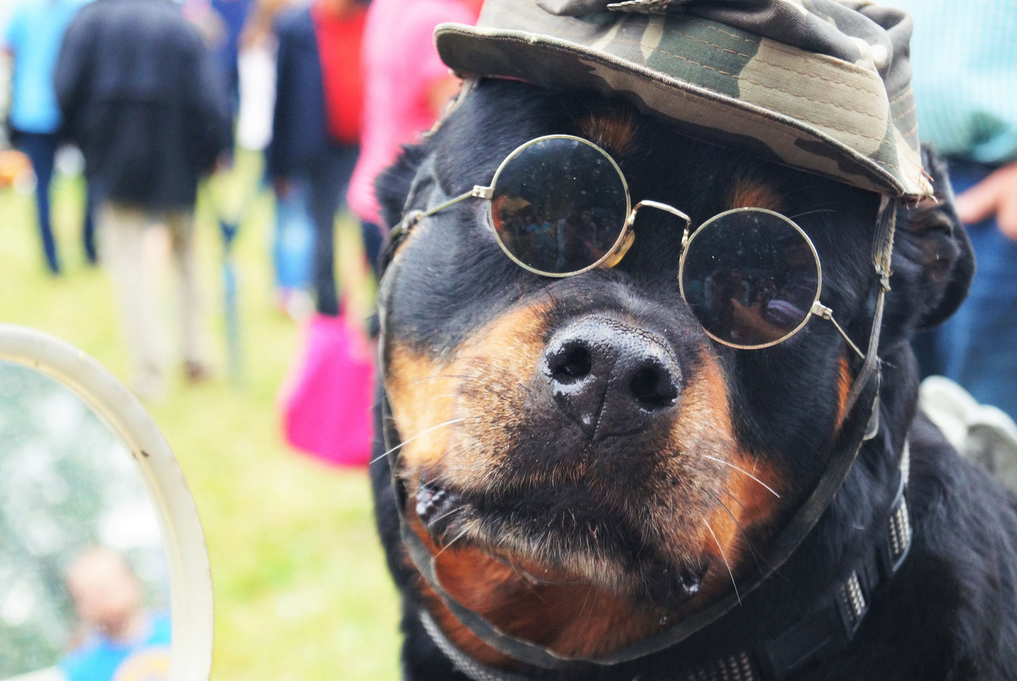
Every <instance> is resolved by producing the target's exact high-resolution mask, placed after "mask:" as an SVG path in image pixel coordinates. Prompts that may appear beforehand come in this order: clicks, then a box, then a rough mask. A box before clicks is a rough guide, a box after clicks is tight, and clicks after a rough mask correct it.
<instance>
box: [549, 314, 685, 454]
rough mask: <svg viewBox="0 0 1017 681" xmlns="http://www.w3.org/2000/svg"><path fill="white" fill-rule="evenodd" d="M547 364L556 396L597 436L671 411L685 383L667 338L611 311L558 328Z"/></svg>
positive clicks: (636, 427) (627, 429) (620, 432)
mask: <svg viewBox="0 0 1017 681" xmlns="http://www.w3.org/2000/svg"><path fill="white" fill-rule="evenodd" d="M543 369H544V373H545V375H546V376H547V378H548V379H549V380H550V388H551V394H552V396H553V398H554V401H555V402H556V403H557V405H558V406H559V407H560V408H561V409H562V411H564V412H565V414H566V415H568V416H569V418H571V419H572V420H573V421H575V422H576V423H577V424H578V425H579V427H580V428H581V429H582V430H583V432H584V433H586V435H587V437H589V438H590V439H591V440H599V439H601V438H604V437H607V436H609V435H623V434H626V433H631V432H636V431H639V430H641V429H643V428H645V427H647V426H648V425H649V424H650V423H651V422H652V421H653V420H655V419H657V418H660V417H662V416H665V415H667V414H668V413H669V412H670V411H671V410H672V409H673V408H674V406H675V404H676V403H677V401H678V390H679V387H680V385H681V371H680V369H679V367H678V362H677V361H676V359H675V357H674V354H673V353H672V352H671V350H670V349H669V347H668V346H667V344H666V343H665V341H664V340H663V339H661V338H659V337H658V336H657V335H656V334H654V333H652V332H649V331H647V330H645V329H640V328H637V327H634V326H630V325H628V324H625V323H623V322H620V321H617V320H614V319H608V318H605V317H587V318H585V319H582V320H580V321H578V322H576V323H574V324H571V325H569V326H568V327H566V328H564V329H562V330H561V331H559V332H558V333H557V334H555V335H554V337H552V339H551V341H550V342H549V343H548V344H547V347H546V349H545V350H544V367H543Z"/></svg>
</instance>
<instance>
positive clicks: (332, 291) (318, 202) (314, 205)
mask: <svg viewBox="0 0 1017 681" xmlns="http://www.w3.org/2000/svg"><path fill="white" fill-rule="evenodd" d="M345 161H346V157H345V156H343V155H342V154H341V153H338V152H337V151H336V150H335V149H334V148H329V149H328V150H326V151H325V152H324V153H323V154H322V155H321V157H320V158H319V159H318V160H317V161H316V162H315V163H314V164H313V165H312V166H311V167H310V168H308V171H307V180H308V189H309V197H308V198H309V201H308V207H309V209H310V213H311V220H313V221H314V231H315V241H314V268H313V273H312V280H313V283H314V293H315V306H316V308H317V311H318V312H319V313H321V314H326V315H332V316H335V315H337V314H339V295H338V291H337V289H336V281H335V214H336V211H337V210H338V209H339V202H340V199H341V198H342V190H343V187H344V186H345V183H346V182H348V181H349V175H348V174H344V172H345V169H346V163H345ZM355 163H356V161H354V164H355Z"/></svg>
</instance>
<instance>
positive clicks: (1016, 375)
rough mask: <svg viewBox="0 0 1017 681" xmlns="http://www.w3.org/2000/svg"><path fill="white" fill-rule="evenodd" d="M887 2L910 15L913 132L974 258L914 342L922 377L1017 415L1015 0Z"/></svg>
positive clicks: (1016, 60)
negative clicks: (941, 177) (940, 159)
mask: <svg viewBox="0 0 1017 681" xmlns="http://www.w3.org/2000/svg"><path fill="white" fill-rule="evenodd" d="M894 4H896V5H898V6H900V7H901V8H903V9H905V10H907V11H909V12H910V13H911V14H912V16H913V18H914V25H915V28H914V35H913V37H912V40H911V65H912V68H913V69H914V76H913V78H912V81H911V83H912V86H913V88H914V91H915V100H916V102H917V106H918V126H919V130H921V132H922V136H923V139H924V141H927V142H931V143H932V144H933V146H935V147H936V148H937V150H938V151H939V152H940V153H941V154H944V155H945V156H946V157H947V159H948V163H949V170H950V179H951V182H952V184H953V189H954V191H955V192H956V193H957V194H958V196H957V214H958V216H959V217H960V219H961V220H962V221H963V222H965V223H966V224H967V225H968V236H969V238H970V239H971V245H972V248H973V249H974V251H975V257H976V259H977V263H978V269H977V272H976V273H975V278H974V281H973V282H972V284H971V290H970V292H969V293H968V298H967V300H966V301H965V303H964V304H963V305H962V306H961V307H960V309H959V310H958V311H957V312H956V313H955V314H954V315H953V316H952V317H951V318H950V319H949V320H947V322H946V323H944V324H943V325H942V326H940V327H939V328H937V329H933V330H932V331H930V332H927V333H924V334H921V335H920V336H919V337H918V338H917V339H916V341H915V346H916V351H917V355H918V358H919V363H920V364H921V369H922V375H923V377H924V376H928V375H931V374H940V375H943V376H946V377H948V378H950V379H952V380H954V381H956V382H957V383H959V384H960V385H962V386H963V387H964V388H965V389H966V390H967V391H968V392H970V393H971V394H972V395H973V396H974V397H975V399H977V400H978V401H979V402H982V403H986V404H993V405H995V406H997V407H999V408H1000V409H1002V410H1003V411H1005V412H1007V413H1008V414H1009V415H1010V416H1011V417H1012V418H1015V419H1017V372H1015V371H1014V370H1013V369H1014V367H1015V366H1017V43H1015V41H1014V35H1015V34H1017V2H1013V0H986V2H982V3H979V4H978V5H977V7H973V6H972V5H970V4H969V3H965V2H961V1H960V0H895V2H894Z"/></svg>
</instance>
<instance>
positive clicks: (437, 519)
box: [431, 506, 466, 523]
mask: <svg viewBox="0 0 1017 681" xmlns="http://www.w3.org/2000/svg"><path fill="white" fill-rule="evenodd" d="M465 510H466V507H465V506H459V507H458V508H453V509H452V510H451V511H449V512H448V513H445V514H443V515H440V516H438V517H437V518H435V519H434V520H432V521H431V522H432V523H436V522H438V521H439V520H444V519H445V518H447V517H449V516H450V515H452V514H453V513H459V512H460V511H465Z"/></svg>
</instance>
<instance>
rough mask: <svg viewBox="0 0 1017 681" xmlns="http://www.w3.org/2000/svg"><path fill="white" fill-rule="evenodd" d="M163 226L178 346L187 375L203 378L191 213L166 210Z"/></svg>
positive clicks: (204, 374) (192, 218) (199, 300)
mask: <svg viewBox="0 0 1017 681" xmlns="http://www.w3.org/2000/svg"><path fill="white" fill-rule="evenodd" d="M165 215H166V227H167V228H168V229H169V233H170V243H171V245H172V248H173V259H174V261H176V265H177V276H178V295H177V298H178V303H177V304H178V306H179V312H178V314H179V315H180V332H181V339H180V347H181V351H182V354H183V356H184V370H185V372H186V374H187V378H188V379H190V380H192V381H195V380H201V379H203V378H207V377H208V374H209V371H208V368H207V366H206V364H205V358H204V352H203V348H202V343H201V330H200V319H199V317H200V315H199V313H200V309H201V295H200V293H199V290H198V275H197V268H196V265H195V256H194V212H193V211H190V210H186V209H181V210H171V211H166V214H165Z"/></svg>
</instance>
